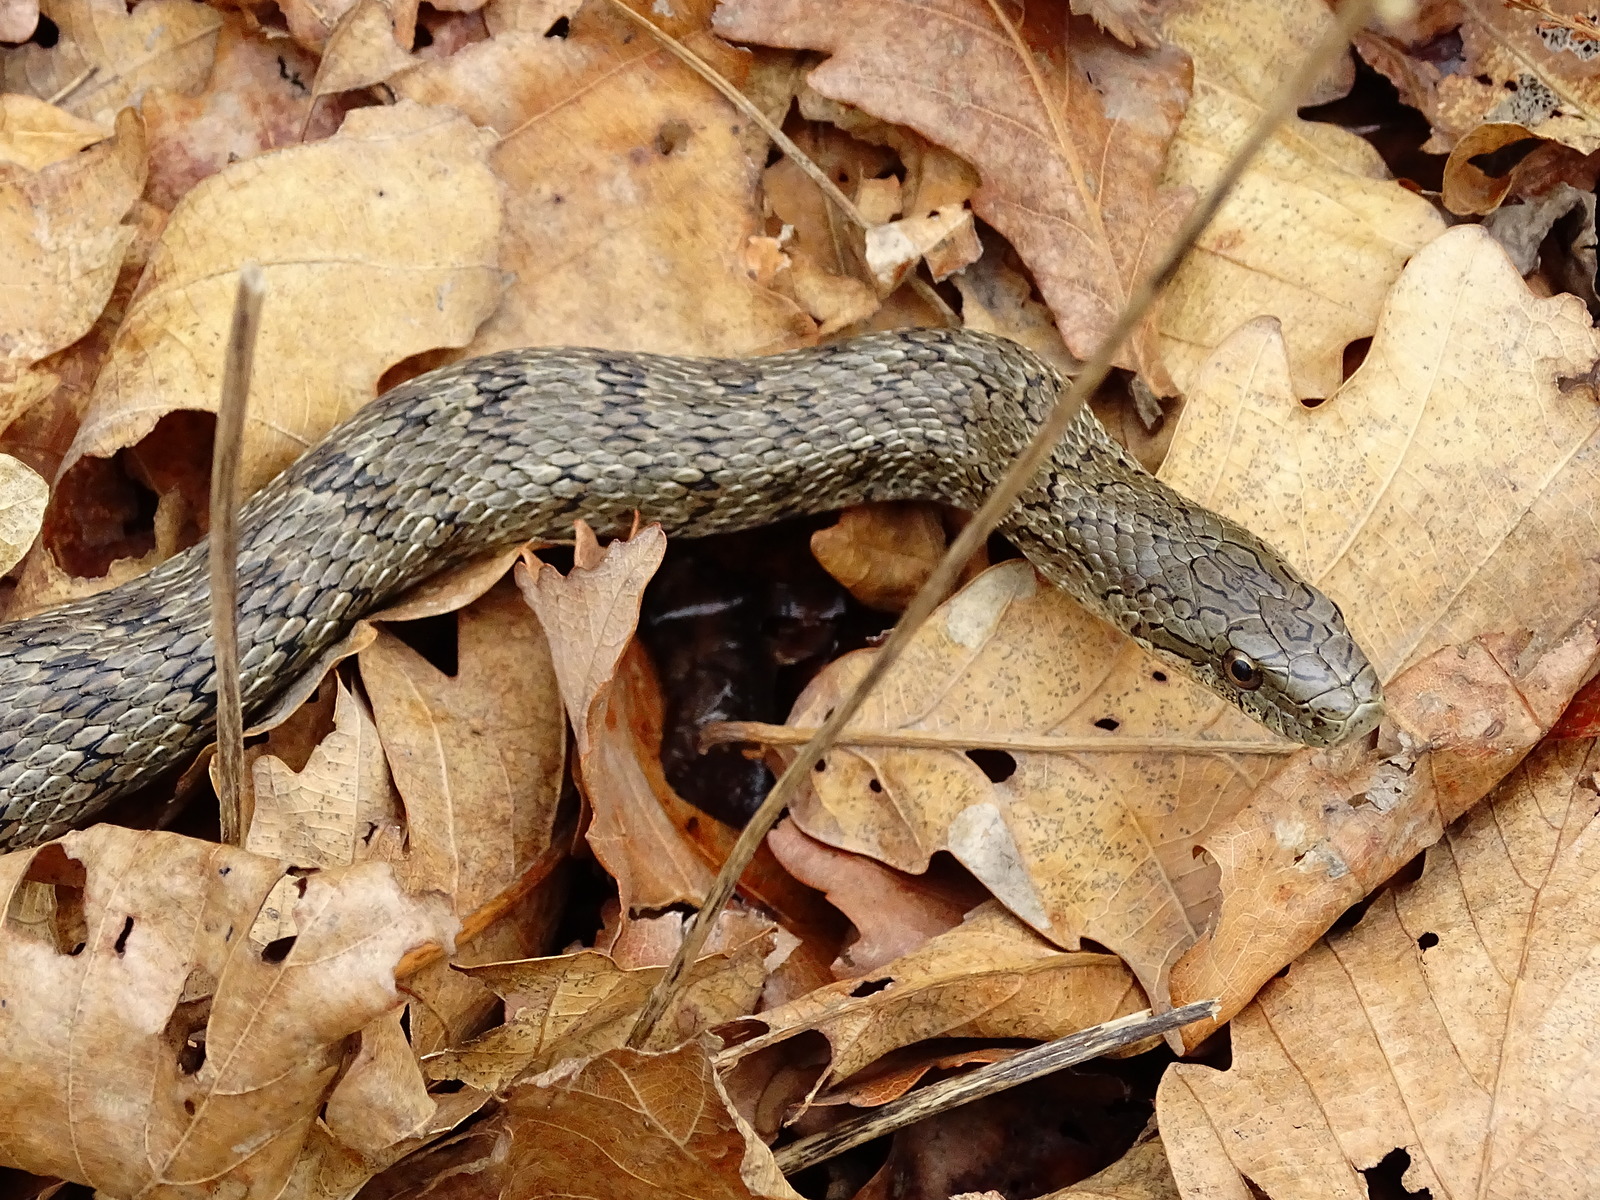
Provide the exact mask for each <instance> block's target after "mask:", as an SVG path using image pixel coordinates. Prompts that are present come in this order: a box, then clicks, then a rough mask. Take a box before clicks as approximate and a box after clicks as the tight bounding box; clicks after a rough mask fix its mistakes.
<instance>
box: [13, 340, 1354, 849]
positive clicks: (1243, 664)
mask: <svg viewBox="0 0 1600 1200" xmlns="http://www.w3.org/2000/svg"><path fill="white" fill-rule="evenodd" d="M1061 386H1062V384H1061V379H1060V377H1059V376H1058V375H1057V373H1056V372H1055V371H1054V369H1053V368H1051V367H1050V366H1048V365H1047V364H1045V363H1044V362H1043V361H1042V360H1040V359H1039V358H1038V357H1036V356H1035V355H1034V354H1032V353H1031V352H1029V351H1028V350H1026V349H1024V348H1022V347H1021V346H1018V345H1016V344H1014V343H1012V342H1008V341H1006V340H1004V339H1001V338H997V337H993V336H990V335H987V334H982V333H977V332H973V331H970V330H938V329H912V330H898V331H895V332H892V333H879V334H870V335H868V336H865V337H860V338H856V339H854V340H852V341H847V342H842V343H839V344H837V345H832V346H825V347H821V348H817V349H807V350H797V351H793V352H789V353H785V354H778V355H773V356H770V357H765V358H752V359H727V360H722V359H690V358H666V357H659V356H654V355H648V354H632V353H623V352H617V351H608V350H585V349H535V350H512V351H505V352H502V353H499V354H492V355H488V356H487V357H484V358H477V359H472V360H469V361H466V362H461V363H458V364H455V365H454V366H450V367H445V368H443V369H442V370H438V371H434V372H431V373H429V374H427V375H422V376H419V377H418V378H416V379H414V380H412V381H410V382H408V383H405V384H403V385H401V386H400V387H397V388H395V389H394V390H392V391H390V392H388V393H387V394H386V395H384V396H382V397H381V398H379V399H378V400H376V401H375V402H374V403H372V404H371V405H369V406H367V407H366V408H365V409H363V410H362V411H361V412H360V413H358V414H357V415H356V416H355V417H354V418H353V419H351V420H350V421H348V422H346V423H345V424H344V425H343V426H341V427H340V428H339V429H337V430H335V431H334V432H333V433H331V434H330V435H329V436H328V437H327V438H326V439H324V440H323V441H322V442H321V443H319V444H318V445H317V446H315V447H314V448H313V449H312V450H311V451H309V452H308V453H307V454H306V455H305V456H304V457H302V458H301V459H300V460H299V461H298V462H296V463H295V464H294V465H293V466H291V467H290V468H289V469H288V470H286V471H284V472H283V473H282V474H281V475H279V476H278V477H277V478H276V479H274V480H273V481H272V482H271V483H269V484H268V485H267V486H266V487H265V488H263V489H262V490H261V491H260V492H259V493H257V494H256V495H255V496H254V497H253V498H252V499H251V500H250V501H249V502H248V503H247V504H246V505H245V507H244V509H243V511H242V512H241V515H240V524H241V531H242V532H241V548H240V561H239V594H240V604H239V608H240V611H239V638H240V652H241V658H242V670H243V682H244V703H245V715H246V720H247V721H248V720H249V719H251V717H252V716H253V715H255V714H259V713H260V712H262V711H263V710H264V709H265V708H266V707H267V706H268V705H269V704H270V703H271V701H272V700H273V698H274V697H275V696H276V695H277V694H278V693H279V692H281V691H282V690H283V689H284V688H285V687H286V686H287V685H288V684H289V683H290V682H291V681H292V680H293V679H294V678H295V677H296V676H297V675H298V674H299V673H301V672H302V671H304V670H305V669H306V668H307V667H308V666H309V665H310V664H311V663H312V662H313V661H314V660H316V659H317V657H318V656H319V655H320V654H321V653H322V651H323V650H324V649H326V648H327V647H328V646H330V645H331V644H332V643H333V642H335V641H336V640H337V639H338V638H340V637H341V636H342V635H343V634H344V633H345V632H346V631H347V630H348V628H349V627H350V625H351V624H352V622H354V621H355V620H356V618H358V617H360V616H361V615H363V614H364V613H368V612H371V611H373V610H374V609H376V608H377V607H378V606H380V605H381V604H383V603H385V602H386V601H388V600H389V599H391V598H392V597H394V596H395V595H396V594H398V593H399V592H401V591H403V590H405V589H406V588H408V587H410V586H412V585H413V584H416V583H418V582H419V581H421V580H422V579H424V578H426V577H427V576H429V575H431V574H433V573H434V572H436V571H438V570H440V569H442V568H444V567H447V566H451V565H454V564H457V563H460V562H462V561H463V560H465V559H467V558H469V557H471V556H473V555H477V554H480V553H482V552H485V551H487V550H491V549H495V548H499V547H503V546H506V545H509V544H512V543H515V542H518V541H522V540H526V539H529V538H562V537H567V536H570V533H571V529H572V522H573V519H574V518H576V517H583V518H584V519H586V520H587V521H589V522H590V523H591V524H592V525H594V526H595V527H596V528H597V529H600V530H602V531H604V530H613V529H618V528H623V527H625V526H626V524H627V522H628V521H629V520H630V519H631V518H632V515H633V513H634V512H635V510H638V511H639V512H640V513H641V514H642V516H643V518H644V519H645V520H647V521H659V522H661V524H662V525H663V526H664V527H665V528H666V530H667V532H668V533H670V534H675V535H679V536H687V537H696V536H700V535H703V534H711V533H721V532H728V531H732V530H738V529H747V528H750V527H752V526H757V525H762V524H766V523H769V522H772V521H776V520H779V519H781V518H785V517H792V516H798V515H801V514H807V513H816V512H822V511H826V510H829V509H836V508H841V507H843V506H845V505H849V504H856V503H859V502H861V501H865V500H891V499H930V500H941V501H944V502H947V503H950V504H954V505H957V506H960V507H963V508H969V509H970V508H975V507H977V506H978V504H979V503H980V501H981V499H982V497H983V495H984V494H985V493H986V492H987V491H988V490H989V489H990V488H991V487H992V486H993V484H994V483H995V482H996V480H997V479H998V478H999V477H1000V476H1001V475H1002V474H1003V473H1004V471H1005V469H1006V467H1007V465H1008V464H1009V463H1010V462H1011V461H1012V460H1013V458H1014V457H1015V456H1016V454H1017V453H1018V452H1019V451H1020V449H1021V448H1022V446H1023V445H1024V444H1025V443H1026V441H1027V439H1028V437H1029V435H1030V433H1031V432H1032V430H1033V429H1034V428H1035V426H1036V424H1037V422H1038V421H1039V420H1041V419H1042V417H1043V415H1044V413H1045V412H1047V411H1048V409H1049V406H1050V405H1051V404H1052V403H1053V402H1054V401H1055V399H1056V397H1057V394H1058V392H1059V391H1060V389H1061ZM1003 532H1004V533H1005V534H1006V535H1007V536H1008V537H1010V539H1011V540H1012V541H1013V543H1014V544H1015V545H1016V546H1017V547H1018V548H1019V549H1020V550H1021V551H1022V552H1023V553H1024V554H1026V555H1027V557H1028V558H1029V559H1030V560H1031V561H1032V562H1033V564H1034V565H1035V566H1036V567H1037V568H1038V569H1039V570H1040V571H1041V572H1042V573H1043V574H1044V575H1045V576H1046V577H1047V578H1049V579H1050V580H1051V581H1052V582H1054V583H1055V584H1057V585H1059V586H1060V587H1062V588H1065V589H1066V590H1067V591H1068V592H1069V593H1071V594H1072V595H1073V596H1076V597H1077V598H1078V599H1079V600H1081V601H1083V602H1084V603H1085V604H1087V605H1088V606H1089V608H1090V609H1092V610H1093V611H1094V612H1096V613H1097V614H1099V615H1100V616H1102V617H1104V618H1105V619H1106V620H1108V621H1110V622H1112V623H1113V624H1114V625H1116V626H1118V627H1120V628H1122V629H1124V630H1127V631H1128V632H1129V633H1131V634H1132V635H1133V636H1134V637H1135V638H1137V639H1139V640H1140V641H1141V642H1142V643H1144V644H1145V645H1147V646H1149V647H1153V648H1154V649H1155V650H1157V651H1158V652H1161V653H1162V655H1163V657H1165V658H1168V659H1170V660H1172V661H1175V662H1179V663H1180V665H1183V666H1184V667H1185V669H1187V670H1188V671H1189V672H1190V673H1191V674H1192V675H1194V676H1195V677H1196V678H1198V679H1200V680H1201V681H1202V682H1204V683H1206V684H1208V685H1209V686H1211V687H1212V688H1214V689H1215V690H1216V691H1218V692H1219V693H1221V694H1222V695H1223V696H1225V697H1227V698H1228V699H1229V700H1231V701H1232V702H1233V703H1235V704H1237V705H1239V707H1241V708H1242V709H1244V710H1245V711H1246V712H1248V713H1250V714H1251V715H1252V716H1254V717H1256V718H1257V719H1259V720H1261V721H1262V722H1264V723H1265V724H1266V725H1268V726H1270V727H1271V728H1273V729H1275V730H1277V731H1278V732H1280V733H1283V734H1285V735H1287V736H1289V737H1291V738H1294V739H1295V740H1298V741H1301V742H1305V743H1308V744H1312V745H1329V744H1333V743H1336V742H1339V741H1342V740H1344V739H1346V738H1350V737H1354V736H1356V735H1358V734H1360V733H1363V732H1365V731H1367V730H1369V729H1371V728H1372V727H1373V725H1375V724H1376V723H1377V721H1378V719H1379V717H1380V715H1381V713H1382V697H1381V693H1380V690H1379V686H1378V681H1377V678H1376V676H1375V674H1374V672H1373V669H1372V667H1371V666H1370V665H1369V664H1368V663H1367V660H1366V658H1365V657H1364V656H1363V654H1362V653H1361V651H1360V649H1359V648H1358V647H1357V646H1356V644H1355V642H1354V641H1353V640H1352V639H1351V637H1350V634H1349V632H1348V631H1347V630H1346V628H1345V624H1344V620H1343V618H1342V617H1341V616H1340V613H1339V610H1338V609H1337V608H1336V607H1335V606H1334V604H1333V603H1332V601H1330V600H1329V599H1328V598H1327V597H1325V596H1323V595H1322V594H1321V593H1320V592H1318V591H1317V590H1316V589H1315V588H1313V587H1312V586H1310V585H1309V584H1307V583H1306V582H1305V581H1303V580H1302V579H1301V578H1300V577H1299V576H1298V575H1297V574H1296V573H1295V572H1294V571H1293V570H1292V569H1291V568H1290V567H1289V566H1287V565H1286V564H1285V563H1284V562H1283V561H1282V559H1281V558H1280V557H1279V556H1278V555H1277V554H1276V553H1275V552H1274V551H1273V550H1271V549H1270V548H1269V547H1267V546H1266V545H1265V544H1264V543H1263V542H1261V541H1260V540H1259V539H1258V538H1256V537H1254V536H1253V535H1252V534H1250V533H1249V532H1247V531H1246V530H1244V529H1241V528H1240V527H1239V526H1237V525H1235V524H1234V523H1232V522H1231V521H1228V520H1225V519H1224V518H1222V517H1219V516H1217V515H1216V514H1214V513H1212V512H1209V511H1208V510H1206V509H1205V508H1202V507H1200V506H1199V505H1196V504H1193V503H1191V502H1189V501H1187V500H1185V499H1183V497H1181V496H1179V495H1178V494H1177V493H1175V492H1173V491H1172V490H1171V489H1170V488H1168V487H1166V486H1165V485H1164V484H1161V483H1159V482H1157V481H1156V480H1155V479H1154V478H1153V477H1152V476H1150V475H1149V474H1148V473H1147V472H1145V471H1144V470H1143V469H1142V468H1141V467H1140V466H1139V465H1138V464H1137V463H1135V462H1134V461H1133V459H1132V458H1130V457H1129V456H1128V454H1127V453H1126V452H1125V451H1123V450H1122V449H1121V447H1119V446H1118V445H1117V444H1116V443H1115V442H1114V441H1113V440H1112V439H1111V438H1110V437H1109V436H1108V435H1107V434H1106V432H1105V430H1104V429H1102V428H1101V426H1100V424H1099V423H1098V422H1097V421H1096V420H1095V419H1094V417H1093V416H1092V415H1091V414H1090V413H1089V412H1088V411H1087V410H1085V411H1084V412H1083V413H1082V414H1081V415H1080V416H1079V417H1078V418H1076V420H1075V421H1074V423H1073V425H1072V427H1071V429H1070V431H1069V432H1068V434H1067V435H1066V437H1065V438H1064V439H1063V440H1062V443H1061V444H1060V446H1059V447H1058V448H1057V449H1056V451H1055V454H1054V457H1053V459H1052V460H1051V462H1050V464H1049V466H1048V467H1047V468H1046V470H1045V471H1043V472H1041V474H1040V476H1039V477H1038V478H1037V479H1036V480H1035V481H1034V483H1033V484H1032V485H1031V486H1030V488H1029V489H1028V491H1027V492H1026V493H1025V494H1024V495H1023V497H1022V499H1021V500H1020V501H1019V503H1018V505H1017V507H1016V509H1015V510H1014V511H1013V513H1012V514H1011V516H1010V517H1009V518H1008V520H1007V522H1006V524H1005V525H1004V526H1003ZM206 580H207V576H206V549H205V546H204V544H203V543H202V544H201V545H198V546H195V547H193V548H191V549H190V550H188V551H186V552H184V553H183V554H180V555H178V556H177V557H175V558H173V559H171V560H169V561H168V562H166V563H163V564H162V565H161V566H159V567H157V568H156V569H155V570H153V571H151V572H149V573H148V574H146V575H144V576H142V577H140V578H138V579H136V580H134V581H132V582H130V583H127V584H124V585H123V586H121V587H118V588H115V589H112V590H110V591H106V592H102V593H100V594H99V595H96V596H93V597H90V598H89V599H86V600H81V601H77V602H75V603H72V604H68V605H65V606H63V607H61V608H57V609H55V610H53V611H50V612H46V613H43V614H41V615H38V616H34V617H30V618H28V619H26V620H22V621H17V622H14V623H12V624H10V625H6V626H4V627H0V848H15V847H20V846H27V845H32V844H34V843H37V842H39V841H42V840H44V839H47V838H50V837H54V836H56V835H58V834H60V833H62V832H64V831H66V830H67V829H70V828H72V827H74V826H78V825H82V824H84V823H85V822H86V821H87V820H88V819H89V818H91V817H92V816H94V814H95V813H97V812H99V811H100V810H101V809H102V808H103V807H104V806H105V805H106V804H107V803H108V802H110V801H111V800H113V799H115V798H116V797H118V796H120V795H124V794H126V793H128V792H130V791H133V790H134V789H136V788H138V787H141V786H143V785H144V784H147V783H149V782H151V781H152V780H154V779H156V778H158V777H160V776H161V775H162V773H163V772H166V771H168V770H170V769H171V768H173V767H176V766H177V765H179V764H181V763H182V762H183V761H184V760H185V759H186V758H188V757H189V756H191V755H193V754H194V753H195V752H196V751H197V750H199V749H200V748H201V747H202V746H204V745H205V744H206V742H207V741H209V740H210V738H211V736H212V733H211V731H212V725H213V717H214V711H215V694H214V682H213V673H212V672H213V664H212V653H211V640H210V634H209V615H208V607H207V606H208V603H209V599H208V588H207V581H206Z"/></svg>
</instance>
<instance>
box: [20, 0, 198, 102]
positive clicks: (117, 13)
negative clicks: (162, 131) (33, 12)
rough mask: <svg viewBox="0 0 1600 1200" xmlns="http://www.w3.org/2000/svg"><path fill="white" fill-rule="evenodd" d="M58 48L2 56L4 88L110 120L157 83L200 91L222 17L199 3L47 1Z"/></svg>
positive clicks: (33, 47) (22, 48)
mask: <svg viewBox="0 0 1600 1200" xmlns="http://www.w3.org/2000/svg"><path fill="white" fill-rule="evenodd" d="M40 7H41V9H42V11H43V12H44V15H45V16H47V17H49V18H50V19H51V21H52V22H54V24H55V26H56V29H57V31H58V37H57V40H56V43H55V45H53V46H49V47H45V46H40V45H34V44H29V45H26V46H18V47H17V48H16V49H14V50H8V51H6V53H5V54H4V55H0V90H3V91H7V92H24V93H26V94H28V95H30V96H37V97H39V98H40V99H42V100H49V101H51V102H53V103H56V104H60V105H61V107H63V108H65V109H66V110H67V111H68V112H71V113H74V114H76V115H77V116H80V117H88V118H90V119H92V120H95V121H98V122H100V123H102V124H105V125H110V123H111V121H112V119H113V118H114V117H115V116H116V114H117V113H118V112H119V111H121V110H122V109H124V108H127V107H129V106H133V107H137V106H138V104H139V103H140V101H141V100H143V99H144V97H145V95H146V93H147V92H148V91H149V90H150V89H151V88H155V87H163V88H166V89H167V90H169V91H173V92H192V91H194V90H195V89H197V88H200V87H203V86H204V85H205V82H206V79H207V77H208V76H209V75H210V73H211V60H212V54H213V52H214V51H215V49H216V43H217V30H218V29H219V28H220V27H221V25H222V14H221V13H219V12H218V11H217V10H216V9H214V8H212V7H210V6H209V5H205V4H195V3H193V2H192V0H143V2H142V3H140V4H138V5H136V6H130V5H128V4H127V3H125V0H46V2H45V3H44V4H42V5H41V6H40Z"/></svg>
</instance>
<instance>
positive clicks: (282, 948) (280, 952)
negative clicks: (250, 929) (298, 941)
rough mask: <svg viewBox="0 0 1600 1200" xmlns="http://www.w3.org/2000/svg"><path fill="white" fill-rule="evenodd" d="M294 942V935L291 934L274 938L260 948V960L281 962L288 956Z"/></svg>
mask: <svg viewBox="0 0 1600 1200" xmlns="http://www.w3.org/2000/svg"><path fill="white" fill-rule="evenodd" d="M294 943H295V936H294V935H293V934H290V935H289V936H288V937H281V938H274V939H273V940H272V941H270V942H268V943H267V944H266V945H265V946H263V947H262V948H261V961H262V962H269V963H281V962H282V961H283V960H284V959H286V958H288V957H289V951H291V950H293V949H294Z"/></svg>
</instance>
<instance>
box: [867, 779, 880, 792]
mask: <svg viewBox="0 0 1600 1200" xmlns="http://www.w3.org/2000/svg"><path fill="white" fill-rule="evenodd" d="M867 787H868V789H869V790H871V791H874V792H881V791H883V784H881V783H879V782H878V781H877V779H873V781H872V782H871V783H869V784H867Z"/></svg>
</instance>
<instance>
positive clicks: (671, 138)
mask: <svg viewBox="0 0 1600 1200" xmlns="http://www.w3.org/2000/svg"><path fill="white" fill-rule="evenodd" d="M692 132H694V131H693V130H691V129H690V128H689V123H688V122H687V121H680V120H678V119H677V118H673V119H672V120H670V121H667V122H665V123H664V124H663V125H662V126H661V128H660V129H658V130H657V131H656V152H657V153H658V154H660V155H661V156H662V157H663V158H665V157H666V156H667V155H670V154H673V153H675V152H677V151H679V150H682V149H683V148H684V146H686V145H687V144H688V142H689V135H690V134H691V133H692Z"/></svg>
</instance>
